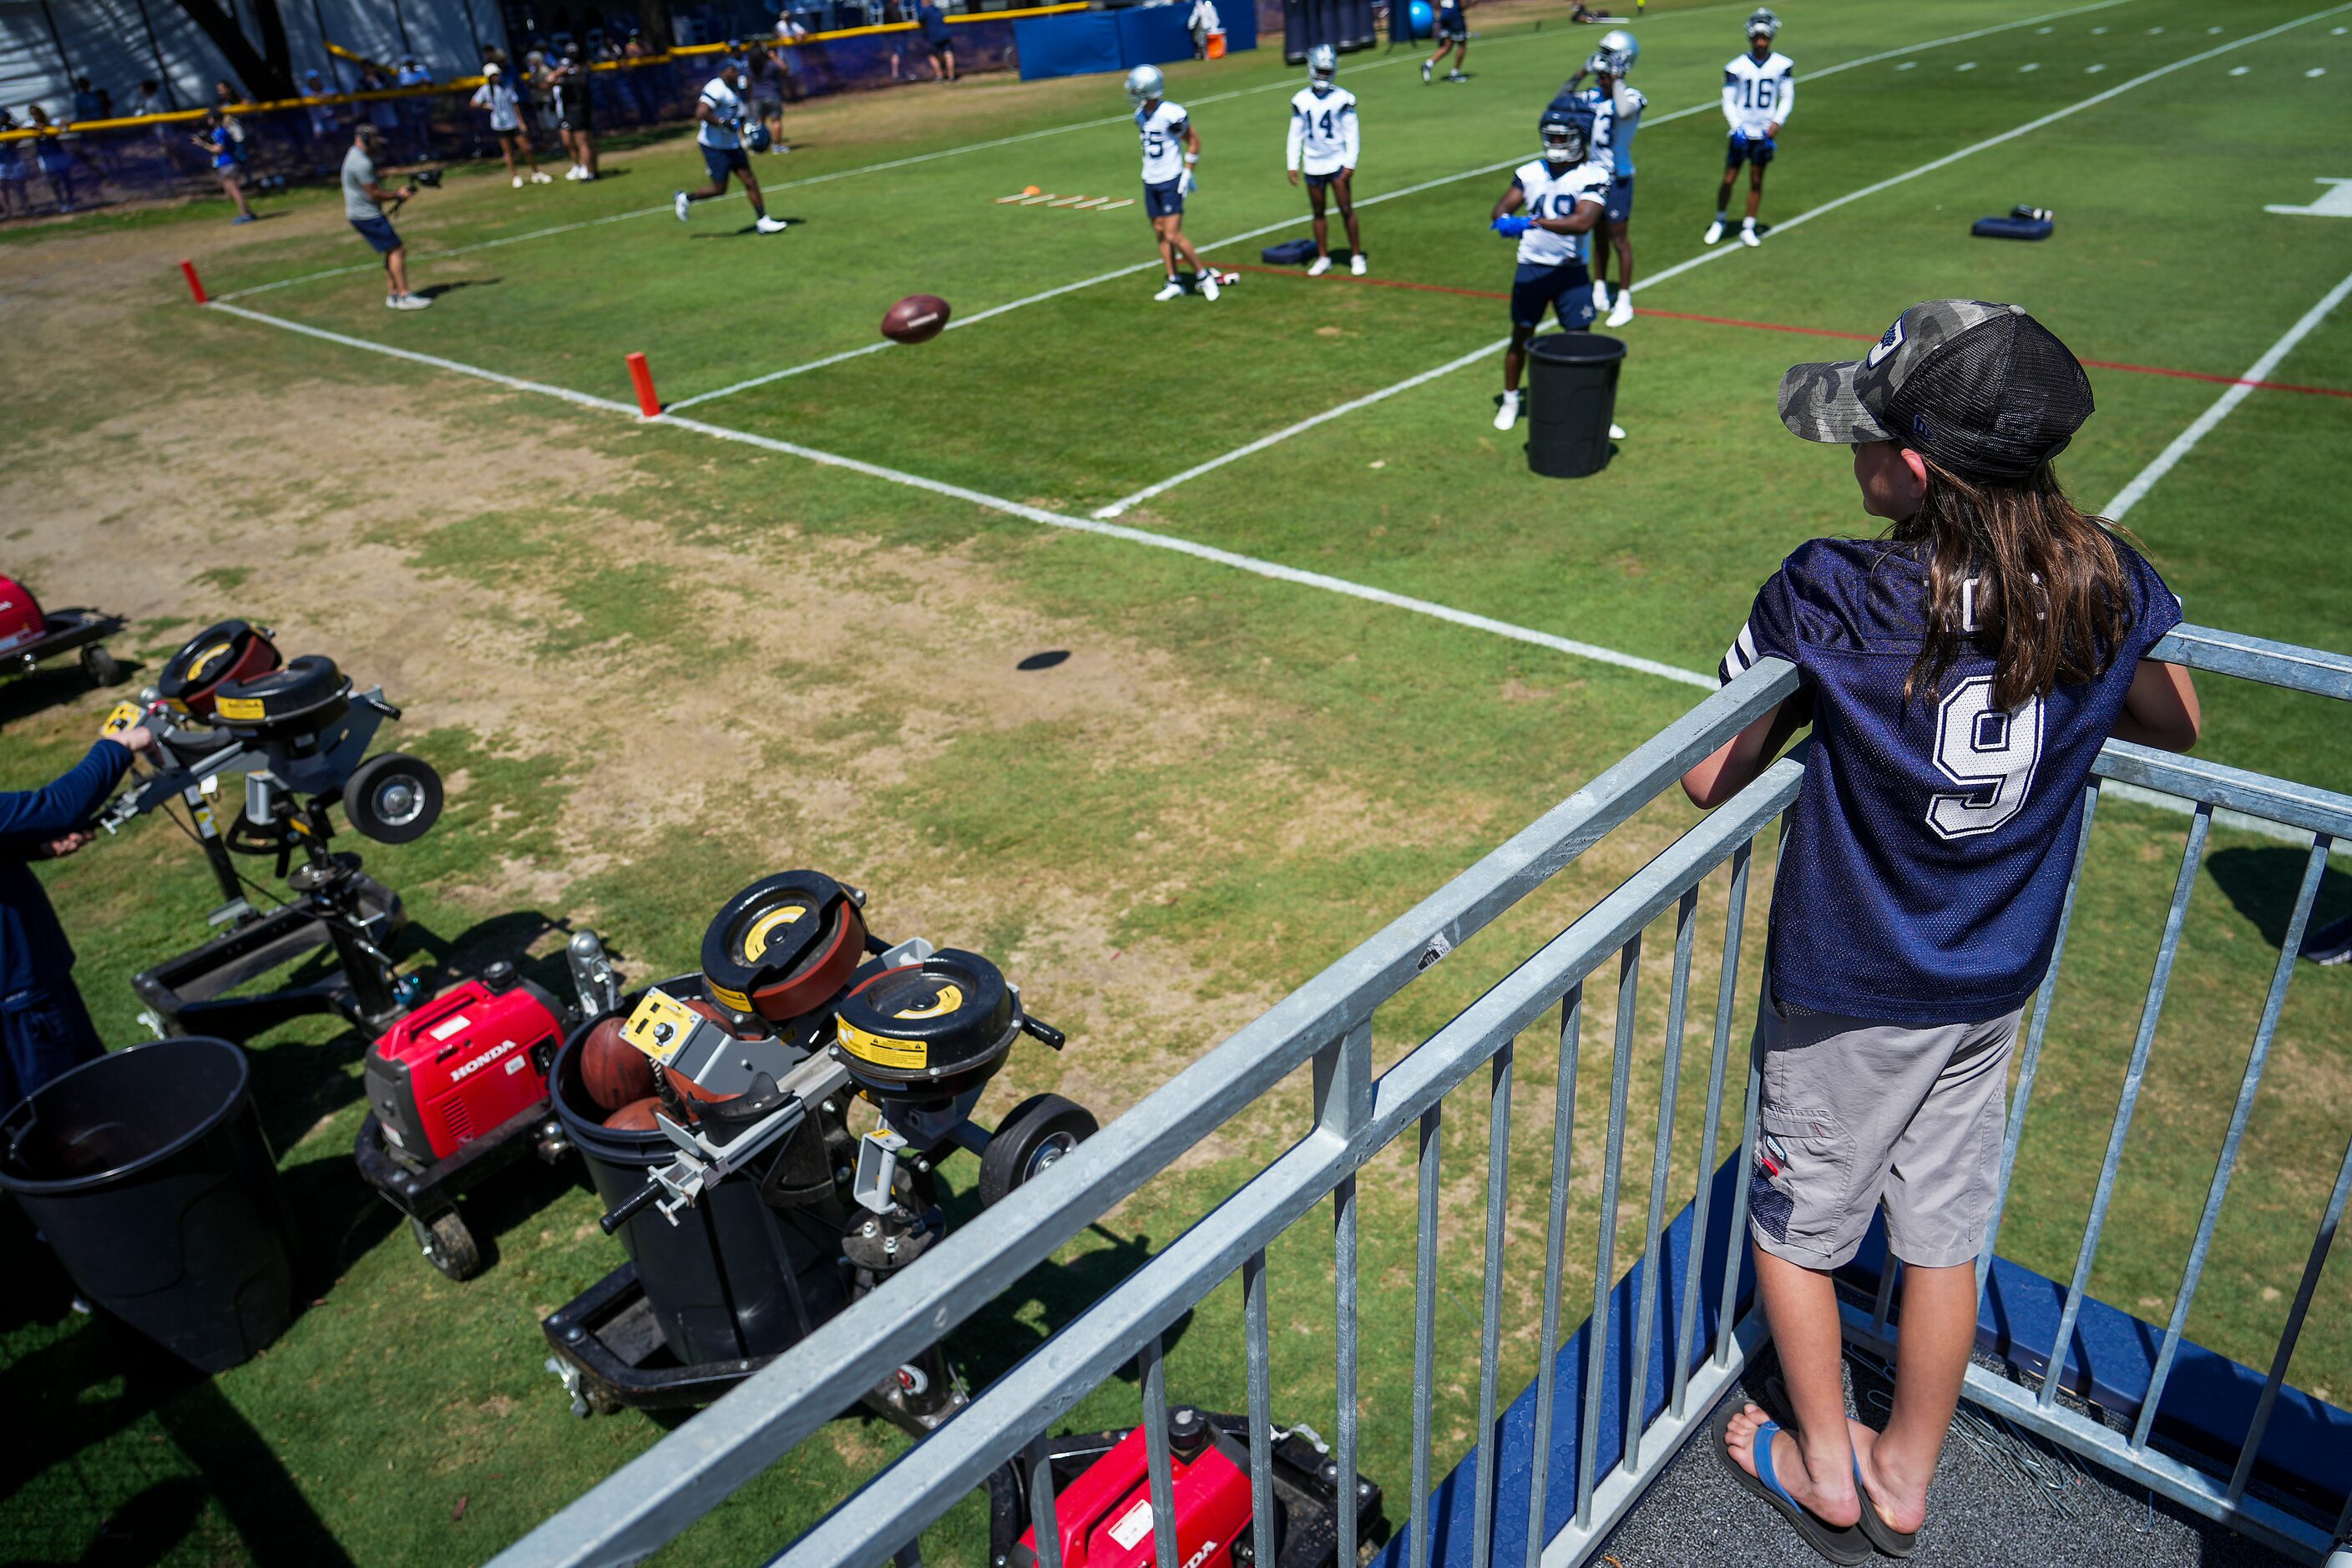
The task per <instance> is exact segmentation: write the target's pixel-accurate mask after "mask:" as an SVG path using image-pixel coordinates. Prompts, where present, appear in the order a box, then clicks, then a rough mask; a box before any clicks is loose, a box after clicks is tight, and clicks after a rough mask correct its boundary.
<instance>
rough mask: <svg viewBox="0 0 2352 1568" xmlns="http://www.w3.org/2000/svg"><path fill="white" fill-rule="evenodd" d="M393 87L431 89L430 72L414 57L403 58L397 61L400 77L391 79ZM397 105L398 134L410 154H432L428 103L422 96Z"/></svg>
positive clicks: (430, 111) (431, 111)
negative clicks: (405, 143) (399, 132)
mask: <svg viewBox="0 0 2352 1568" xmlns="http://www.w3.org/2000/svg"><path fill="white" fill-rule="evenodd" d="M392 85H393V86H394V87H405V88H416V87H431V86H432V85H433V73H432V72H431V71H429V70H426V69H425V68H424V67H423V66H421V65H418V64H417V63H416V57H415V55H404V56H402V57H401V61H400V74H399V75H397V76H395V77H394V78H393V79H392ZM397 106H398V108H399V110H400V115H399V121H400V128H401V133H402V135H403V136H404V138H405V139H406V141H407V143H408V151H409V155H410V156H411V157H415V158H429V157H431V156H432V155H433V125H432V119H433V106H432V102H431V100H428V99H425V98H423V97H417V98H404V99H400V100H397Z"/></svg>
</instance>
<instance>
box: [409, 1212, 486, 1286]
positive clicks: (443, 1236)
mask: <svg viewBox="0 0 2352 1568" xmlns="http://www.w3.org/2000/svg"><path fill="white" fill-rule="evenodd" d="M408 1233H409V1235H411V1236H413V1237H415V1238H416V1245H417V1247H419V1248H420V1249H421V1250H422V1251H423V1252H424V1254H425V1262H427V1263H430V1264H431V1265H433V1267H434V1268H438V1269H439V1270H440V1271H441V1272H442V1273H444V1274H446V1275H447V1276H448V1277H449V1278H450V1279H472V1278H473V1277H474V1276H475V1275H477V1274H479V1273H480V1272H481V1271H482V1249H481V1248H480V1247H478V1246H476V1245H475V1242H474V1233H473V1232H472V1231H470V1230H467V1228H466V1222H465V1221H464V1220H462V1219H460V1218H458V1217H457V1210H456V1209H451V1210H449V1211H448V1212H447V1213H446V1214H442V1215H437V1216H436V1217H435V1219H434V1221H433V1223H432V1224H431V1225H426V1224H425V1222H424V1221H423V1220H421V1219H417V1218H415V1216H413V1215H412V1216H411V1217H410V1219H409V1221H408Z"/></svg>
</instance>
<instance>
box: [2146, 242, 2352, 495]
mask: <svg viewBox="0 0 2352 1568" xmlns="http://www.w3.org/2000/svg"><path fill="white" fill-rule="evenodd" d="M2347 295H2352V278H2347V279H2344V281H2343V282H2341V283H2338V284H2337V285H2336V287H2335V288H2333V289H2329V290H2328V291H2327V292H2326V294H2325V295H2323V296H2321V298H2320V301H2319V303H2318V304H2316V305H2314V306H2313V307H2312V308H2311V309H2310V310H2305V312H2304V313H2303V319H2302V320H2301V321H2297V322H2295V324H2294V325H2293V326H2292V327H2289V328H2288V329H2287V330H2286V332H2285V335H2284V336H2283V337H2281V338H2280V339H2279V341H2278V342H2274V343H2273V344H2272V345H2271V346H2270V347H2269V348H2268V349H2266V350H2264V351H2263V357H2262V358H2260V359H2258V360H2256V361H2255V362H2254V363H2252V364H2251V365H2249V366H2247V367H2246V374H2244V375H2243V376H2242V377H2240V378H2239V379H2238V380H2237V381H2236V382H2235V383H2233V384H2231V386H2230V387H2229V388H2228V389H2227V390H2225V391H2224V392H2223V393H2222V394H2221V396H2219V397H2217V398H2215V399H2214V400H2213V405H2212V406H2211V407H2210V408H2208V409H2206V410H2205V412H2204V413H2202V414H2200V415H2199V416H2197V417H2196V419H2195V420H2194V421H2193V422H2192V423H2191V424H2190V425H2189V428H2188V429H2186V430H2183V431H2182V432H2181V433H2180V434H2179V435H2178V436H2175V437H2173V438H2172V444H2171V445H2170V446H2168V447H2165V449H2164V450H2163V451H2161V452H2158V454H2157V455H2156V460H2155V461H2153V462H2151V463H2149V464H2148V466H2147V468H2142V469H2141V470H2140V471H2139V472H2138V474H2137V475H2136V476H2134V478H2133V479H2132V482H2131V483H2129V484H2127V485H2126V486H2125V487H2124V488H2123V489H2120V490H2118V491H2116V499H2115V500H2111V501H2109V502H2108V503H2107V504H2106V509H2105V511H2104V512H2103V513H2102V514H2101V515H2103V516H2105V517H2106V518H2108V519H2109V520H2110V521H2113V520H2116V519H2120V518H2121V517H2122V516H2123V515H2124V513H2126V512H2127V511H2129V510H2131V509H2132V508H2134V507H2136V506H2137V505H2138V504H2139V503H2140V502H2141V500H2144V499H2145V498H2146V497H2147V492H2148V491H2149V490H2151V489H2155V488H2156V484H2157V481H2158V479H2163V478H2164V476H2165V475H2167V474H2168V473H2170V472H2171V471H2172V468H2173V465H2174V464H2176V463H2178V462H2179V461H2180V459H2181V458H2185V457H2187V456H2189V452H2190V451H2192V450H2193V449H2194V448H2195V447H2196V446H2197V443H2198V442H2200V441H2202V440H2203V439H2205V437H2207V436H2208V435H2210V434H2211V432H2212V429H2213V426H2216V425H2219V424H2220V423H2221V421H2222V420H2224V419H2227V418H2228V417H2229V416H2230V411H2231V409H2233V408H2235V407H2237V406H2238V405H2239V404H2241V403H2243V402H2244V401H2245V400H2246V399H2247V398H2248V397H2250V396H2252V394H2253V391H2254V384H2255V383H2256V382H2261V381H2268V380H2269V379H2270V375H2271V372H2273V371H2274V370H2276V369H2277V368H2278V367H2279V362H2280V361H2282V360H2284V359H2285V358H2286V356H2287V355H2288V354H2289V353H2292V352H2293V351H2294V345H2295V344H2297V343H2299V342H2303V340H2304V339H2305V338H2306V337H2309V336H2310V335H2311V332H2312V331H2313V329H2314V328H2315V327H2317V326H2318V325H2319V323H2320V322H2322V321H2326V319H2327V315H2328V312H2329V311H2331V310H2335V309H2336V306H2338V305H2340V304H2342V303H2343V302H2344V300H2345V298H2346V297H2347Z"/></svg>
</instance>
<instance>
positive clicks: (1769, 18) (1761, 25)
mask: <svg viewBox="0 0 2352 1568" xmlns="http://www.w3.org/2000/svg"><path fill="white" fill-rule="evenodd" d="M1759 33H1761V34H1762V35H1763V36H1764V37H1768V38H1770V37H1779V36H1780V17H1778V16H1774V15H1772V8H1771V7H1770V6H1769V5H1759V6H1757V7H1756V9H1755V10H1753V11H1750V12H1749V13H1748V37H1751V38H1752V37H1756V36H1757V35H1758V34H1759Z"/></svg>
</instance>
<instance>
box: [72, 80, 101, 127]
mask: <svg viewBox="0 0 2352 1568" xmlns="http://www.w3.org/2000/svg"><path fill="white" fill-rule="evenodd" d="M73 118H74V120H98V119H101V118H103V117H102V116H101V115H100V112H99V108H98V94H96V93H95V92H92V91H91V90H90V87H89V78H88V77H86V76H78V77H76V78H74V79H73ZM68 123H70V121H68Z"/></svg>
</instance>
